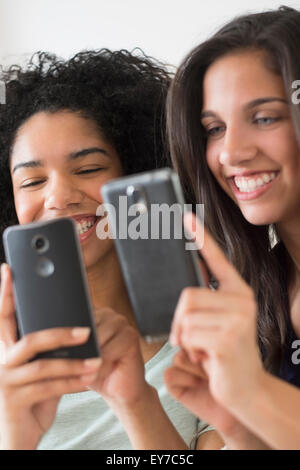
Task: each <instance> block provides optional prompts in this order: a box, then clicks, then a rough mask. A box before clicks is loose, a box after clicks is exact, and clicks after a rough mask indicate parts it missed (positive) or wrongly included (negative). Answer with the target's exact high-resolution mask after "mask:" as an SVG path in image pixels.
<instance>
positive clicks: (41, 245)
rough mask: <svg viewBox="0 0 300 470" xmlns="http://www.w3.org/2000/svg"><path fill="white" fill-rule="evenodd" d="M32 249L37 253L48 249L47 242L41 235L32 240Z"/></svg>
mask: <svg viewBox="0 0 300 470" xmlns="http://www.w3.org/2000/svg"><path fill="white" fill-rule="evenodd" d="M32 247H33V248H34V249H35V250H36V251H37V252H38V253H44V252H45V251H47V250H48V248H49V242H48V240H47V238H45V237H44V236H43V235H36V236H35V237H34V238H33V240H32Z"/></svg>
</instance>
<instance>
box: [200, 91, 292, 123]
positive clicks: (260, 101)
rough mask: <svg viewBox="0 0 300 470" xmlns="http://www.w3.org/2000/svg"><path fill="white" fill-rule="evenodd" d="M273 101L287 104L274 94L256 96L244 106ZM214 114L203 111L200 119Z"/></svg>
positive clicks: (248, 107)
mask: <svg viewBox="0 0 300 470" xmlns="http://www.w3.org/2000/svg"><path fill="white" fill-rule="evenodd" d="M273 101H279V102H280V103H285V104H288V102H287V100H285V99H283V98H277V97H276V96H270V97H266V98H257V99H256V100H253V101H250V102H249V103H247V104H246V106H245V108H246V109H247V110H249V109H252V108H255V106H259V105H261V104H265V103H271V102H273ZM215 116H216V114H215V113H214V112H213V111H204V112H203V113H201V114H200V119H204V118H206V117H215Z"/></svg>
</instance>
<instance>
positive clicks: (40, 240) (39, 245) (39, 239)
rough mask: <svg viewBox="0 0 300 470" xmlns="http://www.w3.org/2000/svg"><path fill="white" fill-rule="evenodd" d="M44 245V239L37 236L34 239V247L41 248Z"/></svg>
mask: <svg viewBox="0 0 300 470" xmlns="http://www.w3.org/2000/svg"><path fill="white" fill-rule="evenodd" d="M44 246H45V243H44V240H43V239H42V238H38V239H37V240H36V241H35V247H36V249H37V250H41V249H42V248H44Z"/></svg>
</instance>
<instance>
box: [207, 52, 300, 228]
mask: <svg viewBox="0 0 300 470" xmlns="http://www.w3.org/2000/svg"><path fill="white" fill-rule="evenodd" d="M265 59H266V56H265V54H264V53H263V52H261V51H249V52H239V53H235V54H231V55H226V56H224V57H222V58H220V59H218V60H217V61H215V62H214V63H213V64H212V65H211V66H210V67H209V68H208V69H207V71H206V74H205V77H204V83H203V109H202V113H201V122H202V125H203V127H204V128H205V130H206V133H207V149H206V158H207V163H208V166H209V168H210V170H211V171H212V173H213V175H214V176H215V178H216V180H217V181H218V183H219V184H220V186H221V187H222V188H223V189H224V191H225V192H226V193H227V194H228V195H229V196H230V197H231V198H232V199H233V200H234V201H235V203H236V204H237V205H238V206H239V208H240V209H241V211H242V213H243V215H244V217H245V218H246V219H247V220H248V221H249V222H250V223H252V224H256V225H262V224H270V223H278V224H280V223H286V222H289V221H291V220H293V218H294V217H298V214H299V205H300V185H299V181H300V150H299V146H298V143H297V141H296V136H295V131H294V127H293V123H292V120H291V116H290V109H289V104H288V99H287V97H286V94H285V90H284V84H283V80H282V78H281V76H279V75H275V74H274V73H273V72H271V71H270V70H268V69H267V68H266V66H265V65H264V60H265ZM292 91H293V90H292V89H291V93H292Z"/></svg>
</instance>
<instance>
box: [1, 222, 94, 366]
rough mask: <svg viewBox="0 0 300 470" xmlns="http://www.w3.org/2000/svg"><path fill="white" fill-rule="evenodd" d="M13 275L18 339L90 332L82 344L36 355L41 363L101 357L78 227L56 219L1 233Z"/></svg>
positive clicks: (17, 226)
mask: <svg viewBox="0 0 300 470" xmlns="http://www.w3.org/2000/svg"><path fill="white" fill-rule="evenodd" d="M3 242H4V250H5V255H6V260H7V263H8V264H9V265H10V267H11V270H12V276H13V286H14V296H15V303H16V317H17V322H18V330H19V335H20V336H21V337H22V336H24V335H26V334H28V333H32V332H35V331H39V330H44V329H47V328H57V327H89V328H91V334H90V336H89V339H88V340H87V342H86V343H85V344H82V345H78V346H70V347H63V348H60V349H56V350H53V351H49V352H48V351H47V352H43V353H40V354H39V355H38V356H37V357H39V358H43V357H47V358H73V359H75V358H77V359H85V358H90V357H98V356H100V349H99V344H98V339H97V333H96V328H95V323H94V319H93V312H92V306H91V302H90V297H89V289H88V284H87V279H86V273H85V269H84V265H83V259H82V253H81V249H80V242H79V237H78V234H77V229H76V223H75V221H74V220H73V219H71V218H60V219H55V220H51V221H45V222H34V223H31V224H27V225H16V226H12V227H9V228H7V229H6V230H5V231H4V234H3Z"/></svg>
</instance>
